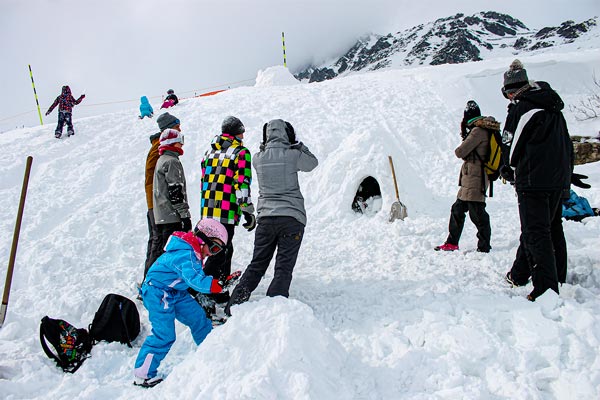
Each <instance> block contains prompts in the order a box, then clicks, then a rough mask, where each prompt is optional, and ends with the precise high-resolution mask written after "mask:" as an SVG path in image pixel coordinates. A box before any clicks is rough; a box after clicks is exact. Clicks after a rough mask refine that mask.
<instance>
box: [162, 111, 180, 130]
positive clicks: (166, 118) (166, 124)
mask: <svg viewBox="0 0 600 400" xmlns="http://www.w3.org/2000/svg"><path fill="white" fill-rule="evenodd" d="M156 123H157V124H158V129H160V130H161V131H164V130H165V129H167V128H172V127H174V126H175V125H177V124H179V123H180V122H179V120H178V119H177V117H174V116H172V115H171V114H169V113H168V112H166V113H164V114H161V115H160V116H159V117H158V118H157V119H156Z"/></svg>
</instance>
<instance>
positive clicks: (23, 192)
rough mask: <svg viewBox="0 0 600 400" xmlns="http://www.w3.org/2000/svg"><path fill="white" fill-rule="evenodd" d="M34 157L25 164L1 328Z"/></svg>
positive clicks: (2, 322)
mask: <svg viewBox="0 0 600 400" xmlns="http://www.w3.org/2000/svg"><path fill="white" fill-rule="evenodd" d="M32 162H33V157H32V156H28V157H27V162H26V164H25V176H24V177H23V187H22V188H21V200H20V201H19V210H18V212H17V222H16V223H15V232H14V234H13V242H12V247H11V249H10V257H9V259H8V270H6V282H5V283H4V294H3V295H2V305H1V306H0V328H1V327H2V325H4V319H5V318H6V309H7V308H8V296H9V294H10V284H11V282H12V276H13V270H14V267H15V258H16V256H17V244H18V243H19V232H20V231H21V220H22V218H23V209H24V208H25V197H26V195H27V185H28V184H29V173H30V172H31V163H32Z"/></svg>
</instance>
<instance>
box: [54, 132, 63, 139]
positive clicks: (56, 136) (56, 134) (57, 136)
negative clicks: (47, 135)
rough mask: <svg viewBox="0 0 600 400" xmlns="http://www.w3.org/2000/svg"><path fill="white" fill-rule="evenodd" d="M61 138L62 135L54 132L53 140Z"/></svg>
mask: <svg viewBox="0 0 600 400" xmlns="http://www.w3.org/2000/svg"><path fill="white" fill-rule="evenodd" d="M61 136H62V133H58V132H56V133H55V134H54V137H55V138H57V139H60V137H61Z"/></svg>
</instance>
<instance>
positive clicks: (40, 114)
mask: <svg viewBox="0 0 600 400" xmlns="http://www.w3.org/2000/svg"><path fill="white" fill-rule="evenodd" d="M29 76H30V77H31V87H32V88H33V95H34V96H35V104H37V109H38V115H39V116H40V125H44V121H42V112H41V111H40V102H39V101H38V97H37V92H36V91H35V82H34V81H33V72H31V65H29Z"/></svg>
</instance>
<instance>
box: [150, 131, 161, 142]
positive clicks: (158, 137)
mask: <svg viewBox="0 0 600 400" xmlns="http://www.w3.org/2000/svg"><path fill="white" fill-rule="evenodd" d="M161 133H162V132H156V133H155V134H153V135H150V143H154V141H155V140H158V139H160V134H161Z"/></svg>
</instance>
